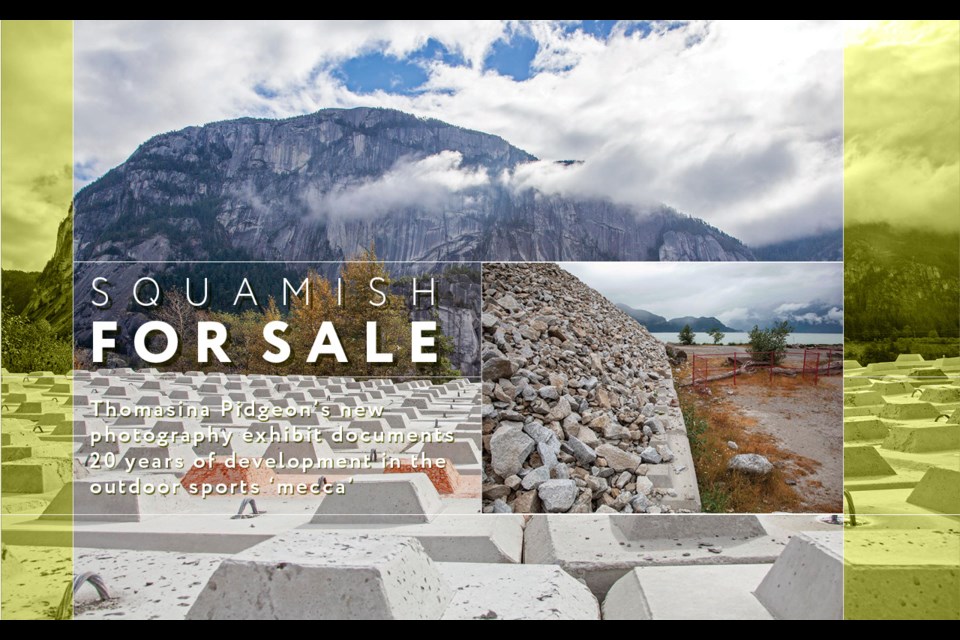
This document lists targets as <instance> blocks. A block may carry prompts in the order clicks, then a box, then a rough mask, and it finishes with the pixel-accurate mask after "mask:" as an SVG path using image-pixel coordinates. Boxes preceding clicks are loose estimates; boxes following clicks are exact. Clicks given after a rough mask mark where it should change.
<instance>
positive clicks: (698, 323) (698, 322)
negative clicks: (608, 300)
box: [617, 304, 741, 333]
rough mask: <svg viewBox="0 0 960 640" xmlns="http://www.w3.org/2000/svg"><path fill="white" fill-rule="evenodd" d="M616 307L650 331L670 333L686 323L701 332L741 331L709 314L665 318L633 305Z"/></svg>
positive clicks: (618, 305) (678, 329) (681, 327)
mask: <svg viewBox="0 0 960 640" xmlns="http://www.w3.org/2000/svg"><path fill="white" fill-rule="evenodd" d="M617 307H618V308H619V309H620V310H621V311H623V312H624V313H626V314H627V315H628V316H630V317H631V318H633V319H634V320H636V321H637V322H639V323H640V324H642V325H643V326H645V327H646V328H647V331H649V332H651V333H670V332H673V331H680V330H681V329H683V328H684V327H685V326H686V325H690V328H691V329H693V330H694V331H701V332H706V331H711V330H713V329H720V331H723V332H727V331H732V332H738V331H741V329H734V328H732V327H728V326H727V325H725V324H723V323H722V322H720V320H718V319H716V318H714V317H710V316H708V317H703V316H700V317H693V316H683V317H682V318H671V319H669V320H667V319H666V318H664V317H663V316H658V315H657V314H655V313H651V312H649V311H645V310H643V309H634V308H633V307H629V306H627V305H625V304H617Z"/></svg>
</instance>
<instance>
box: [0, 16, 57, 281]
mask: <svg viewBox="0 0 960 640" xmlns="http://www.w3.org/2000/svg"><path fill="white" fill-rule="evenodd" d="M70 60H71V41H70V25H69V23H64V22H33V23H30V22H20V23H18V22H12V21H5V22H4V23H3V58H2V63H3V89H4V91H5V92H6V94H5V97H4V101H3V120H4V127H3V245H2V255H3V268H4V269H20V270H26V271H40V270H42V269H43V267H44V265H45V264H46V263H47V261H48V260H49V259H50V258H52V257H53V254H54V251H55V248H56V241H57V229H58V227H59V225H60V223H61V222H62V221H63V219H64V218H66V217H67V211H68V210H69V208H70V198H71V195H72V193H73V184H72V181H71V176H72V172H71V168H70V154H71V150H72V138H71V125H72V117H71V116H72V104H71V97H72V96H71V88H72V82H71V67H70ZM7 95H9V96H10V99H8V98H7V97H6V96H7ZM14 96H15V97H14Z"/></svg>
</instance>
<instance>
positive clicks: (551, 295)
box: [481, 264, 700, 513]
mask: <svg viewBox="0 0 960 640" xmlns="http://www.w3.org/2000/svg"><path fill="white" fill-rule="evenodd" d="M482 325H483V344H482V352H481V359H482V361H483V450H484V490H483V497H484V504H485V510H487V511H494V512H515V513H535V512H541V511H543V512H548V513H561V512H563V513H592V512H606V513H613V512H621V513H662V512H668V511H698V510H699V509H700V497H699V491H698V489H697V483H696V476H695V475H694V471H693V462H692V456H691V454H690V446H689V441H688V440H687V437H686V430H685V427H684V423H683V418H682V416H681V414H680V409H679V406H678V401H677V395H676V391H675V389H674V386H673V379H672V371H671V368H670V364H669V362H668V360H667V354H666V350H665V347H664V345H663V344H662V343H660V342H659V341H657V340H656V339H655V338H653V336H651V335H650V333H649V332H647V330H646V329H644V328H643V327H642V326H641V325H639V324H638V323H637V322H636V321H635V320H634V319H633V318H631V317H629V316H628V315H627V314H625V313H624V312H623V311H621V310H620V309H618V308H617V307H616V306H615V305H614V304H613V303H611V302H610V301H609V300H607V299H606V298H604V297H603V296H602V295H600V294H599V293H598V292H596V291H594V290H593V289H591V288H589V287H587V286H586V285H584V284H583V283H582V282H580V281H579V280H577V278H575V277H574V276H572V275H570V274H569V273H567V272H566V271H564V270H563V269H561V268H560V267H558V266H557V265H553V264H492V265H487V266H485V267H484V274H483V315H482Z"/></svg>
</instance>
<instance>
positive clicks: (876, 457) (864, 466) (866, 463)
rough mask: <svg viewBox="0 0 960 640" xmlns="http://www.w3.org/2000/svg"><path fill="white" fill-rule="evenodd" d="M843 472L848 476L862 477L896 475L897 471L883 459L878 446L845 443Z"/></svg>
mask: <svg viewBox="0 0 960 640" xmlns="http://www.w3.org/2000/svg"><path fill="white" fill-rule="evenodd" d="M843 474H844V476H845V477H847V478H862V477H868V476H895V475H897V472H896V471H894V470H893V467H891V466H890V465H889V464H888V463H887V461H886V460H884V459H883V457H882V456H881V455H880V452H879V451H877V449H876V447H872V446H870V445H844V447H843Z"/></svg>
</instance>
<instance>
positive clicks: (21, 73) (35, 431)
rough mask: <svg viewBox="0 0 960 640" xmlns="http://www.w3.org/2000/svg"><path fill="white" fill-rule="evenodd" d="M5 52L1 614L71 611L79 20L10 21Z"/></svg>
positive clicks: (41, 615) (0, 35) (0, 169)
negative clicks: (66, 253) (58, 259)
mask: <svg viewBox="0 0 960 640" xmlns="http://www.w3.org/2000/svg"><path fill="white" fill-rule="evenodd" d="M0 61H2V65H3V70H2V87H0V91H2V105H0V107H2V112H0V128H2V131H0V143H2V146H0V180H2V184H0V189H2V194H0V198H2V199H0V213H2V219H0V225H2V262H3V279H2V280H0V288H2V290H3V315H2V322H3V328H2V342H3V347H2V365H3V371H2V397H3V406H2V425H0V433H2V439H3V468H2V475H0V478H2V498H0V512H2V514H0V538H2V542H3V561H2V571H0V580H2V604H0V616H2V617H3V618H4V619H23V618H26V619H50V618H55V617H58V609H60V611H59V617H70V616H71V615H72V599H70V598H69V596H68V597H67V600H66V606H65V607H61V606H60V605H61V602H62V601H63V600H64V595H65V593H68V591H67V590H68V588H69V586H70V584H71V580H72V575H73V513H72V512H73V496H72V491H71V488H72V485H71V482H72V476H73V433H74V422H73V417H74V416H73V414H74V412H73V405H74V395H73V384H72V380H71V378H70V376H69V373H70V370H71V369H72V366H73V358H72V346H71V345H72V328H71V327H70V325H71V322H70V319H69V318H64V317H61V316H64V315H65V313H64V308H65V307H64V302H65V301H66V302H70V303H71V304H68V305H67V306H66V309H68V310H69V309H70V308H71V307H72V299H73V293H72V271H71V269H70V268H66V269H64V264H61V263H54V262H52V261H51V258H53V256H54V254H55V252H56V248H57V245H58V242H59V243H60V244H61V245H63V243H69V244H67V245H66V246H67V247H70V246H71V245H72V233H71V230H70V229H71V227H70V219H69V217H68V212H69V210H70V202H71V198H72V193H73V172H72V166H73V24H72V23H71V22H68V21H52V22H41V21H37V22H21V21H4V22H3V23H2V24H0ZM70 255H71V256H72V253H70ZM48 263H49V264H48ZM70 266H71V267H72V258H71V264H70ZM25 281H28V282H31V284H30V285H27V286H25V285H24V282H25ZM66 314H69V311H67V312H66ZM51 505H53V507H55V508H53V509H52V510H53V511H58V512H60V513H59V514H58V515H59V517H55V518H51V517H50V515H51V513H50V512H51Z"/></svg>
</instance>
